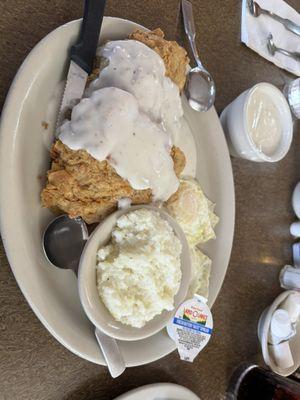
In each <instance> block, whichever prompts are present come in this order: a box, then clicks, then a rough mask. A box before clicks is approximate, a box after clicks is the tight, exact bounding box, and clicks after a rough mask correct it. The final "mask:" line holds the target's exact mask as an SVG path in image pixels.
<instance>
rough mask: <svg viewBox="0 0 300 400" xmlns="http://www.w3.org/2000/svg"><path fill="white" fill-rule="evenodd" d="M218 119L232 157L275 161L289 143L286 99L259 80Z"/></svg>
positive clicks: (289, 129)
mask: <svg viewBox="0 0 300 400" xmlns="http://www.w3.org/2000/svg"><path fill="white" fill-rule="evenodd" d="M220 119H221V123H222V125H223V129H224V132H225V135H226V138H227V142H228V146H229V150H230V153H231V155H233V156H236V157H242V158H246V159H248V160H251V161H257V162H275V161H279V160H281V159H282V158H283V157H284V156H285V155H286V153H287V152H288V150H289V148H290V146H291V142H292V137H293V121H292V115H291V111H290V108H289V105H288V102H287V100H286V98H285V97H284V95H283V94H282V92H281V91H280V90H279V89H278V88H276V87H275V86H273V85H271V84H269V83H264V82H262V83H258V84H257V85H255V86H254V87H253V88H251V89H248V90H246V91H245V92H243V93H242V94H240V95H239V96H238V97H237V98H236V99H235V100H234V101H233V102H232V103H230V104H229V105H228V106H227V107H226V108H225V110H224V111H223V112H222V114H221V117H220Z"/></svg>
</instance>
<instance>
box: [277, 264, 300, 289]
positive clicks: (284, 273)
mask: <svg viewBox="0 0 300 400" xmlns="http://www.w3.org/2000/svg"><path fill="white" fill-rule="evenodd" d="M279 282H280V285H281V287H282V288H283V289H293V290H299V291H300V268H299V267H297V268H295V267H293V266H292V265H285V266H284V267H283V268H282V270H281V271H280V275H279Z"/></svg>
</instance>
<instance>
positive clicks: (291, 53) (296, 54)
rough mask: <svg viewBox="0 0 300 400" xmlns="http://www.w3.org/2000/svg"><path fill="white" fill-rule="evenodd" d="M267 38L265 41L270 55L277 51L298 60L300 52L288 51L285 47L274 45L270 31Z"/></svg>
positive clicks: (299, 59)
mask: <svg viewBox="0 0 300 400" xmlns="http://www.w3.org/2000/svg"><path fill="white" fill-rule="evenodd" d="M267 40H268V41H267V47H268V50H269V53H270V54H271V55H272V56H274V55H275V53H277V52H278V53H281V54H284V55H285V56H287V57H292V58H293V59H294V60H296V61H300V53H299V52H297V51H288V50H285V49H281V48H280V47H277V46H276V45H275V43H274V41H273V35H272V34H271V33H270V34H269V35H268V38H267Z"/></svg>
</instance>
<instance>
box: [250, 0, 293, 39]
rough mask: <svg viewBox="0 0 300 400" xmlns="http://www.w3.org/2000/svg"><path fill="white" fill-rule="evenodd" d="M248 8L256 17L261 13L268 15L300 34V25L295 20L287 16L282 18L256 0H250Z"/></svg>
mask: <svg viewBox="0 0 300 400" xmlns="http://www.w3.org/2000/svg"><path fill="white" fill-rule="evenodd" d="M248 8H249V11H250V13H251V14H252V15H253V16H254V17H259V16H260V15H262V14H263V15H267V16H269V17H271V18H273V19H274V20H275V21H278V22H280V23H281V24H282V25H283V26H284V27H285V29H287V30H288V31H290V32H293V33H294V34H295V35H298V36H300V26H299V25H297V24H295V22H293V21H291V20H289V19H287V18H282V17H279V15H277V14H275V13H273V12H272V11H269V10H265V9H264V8H261V7H260V5H259V4H258V3H256V1H254V0H248Z"/></svg>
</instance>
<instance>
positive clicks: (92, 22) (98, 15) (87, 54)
mask: <svg viewBox="0 0 300 400" xmlns="http://www.w3.org/2000/svg"><path fill="white" fill-rule="evenodd" d="M105 3H106V1H105V0H85V5H84V14H83V20H82V24H81V29H80V34H79V37H78V40H77V42H76V43H75V44H74V45H73V46H72V47H71V50H70V66H69V71H68V76H67V81H66V86H65V90H64V94H63V98H62V102H61V106H60V110H59V114H58V120H57V129H56V132H57V133H58V130H59V129H58V128H59V127H60V125H61V123H62V122H63V120H64V118H65V113H66V112H67V111H68V110H69V109H71V108H72V107H73V106H74V105H75V104H76V102H78V100H80V99H81V98H82V95H83V92H84V89H85V86H86V82H87V78H88V76H89V74H90V73H91V72H92V69H93V64H94V58H95V55H96V49H97V45H98V40H99V33H100V29H101V25H102V20H103V14H104V8H105ZM95 335H96V338H97V341H98V344H99V346H100V348H101V350H102V353H103V356H104V359H105V361H106V363H107V367H108V369H109V371H110V374H111V376H112V377H113V378H116V377H117V376H119V375H121V374H122V373H123V371H124V370H125V368H126V366H125V363H124V360H123V357H122V354H121V352H120V349H119V347H118V344H117V342H116V340H115V339H114V338H111V337H110V336H107V335H106V334H104V333H103V332H101V331H99V330H98V329H97V328H96V329H95Z"/></svg>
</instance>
